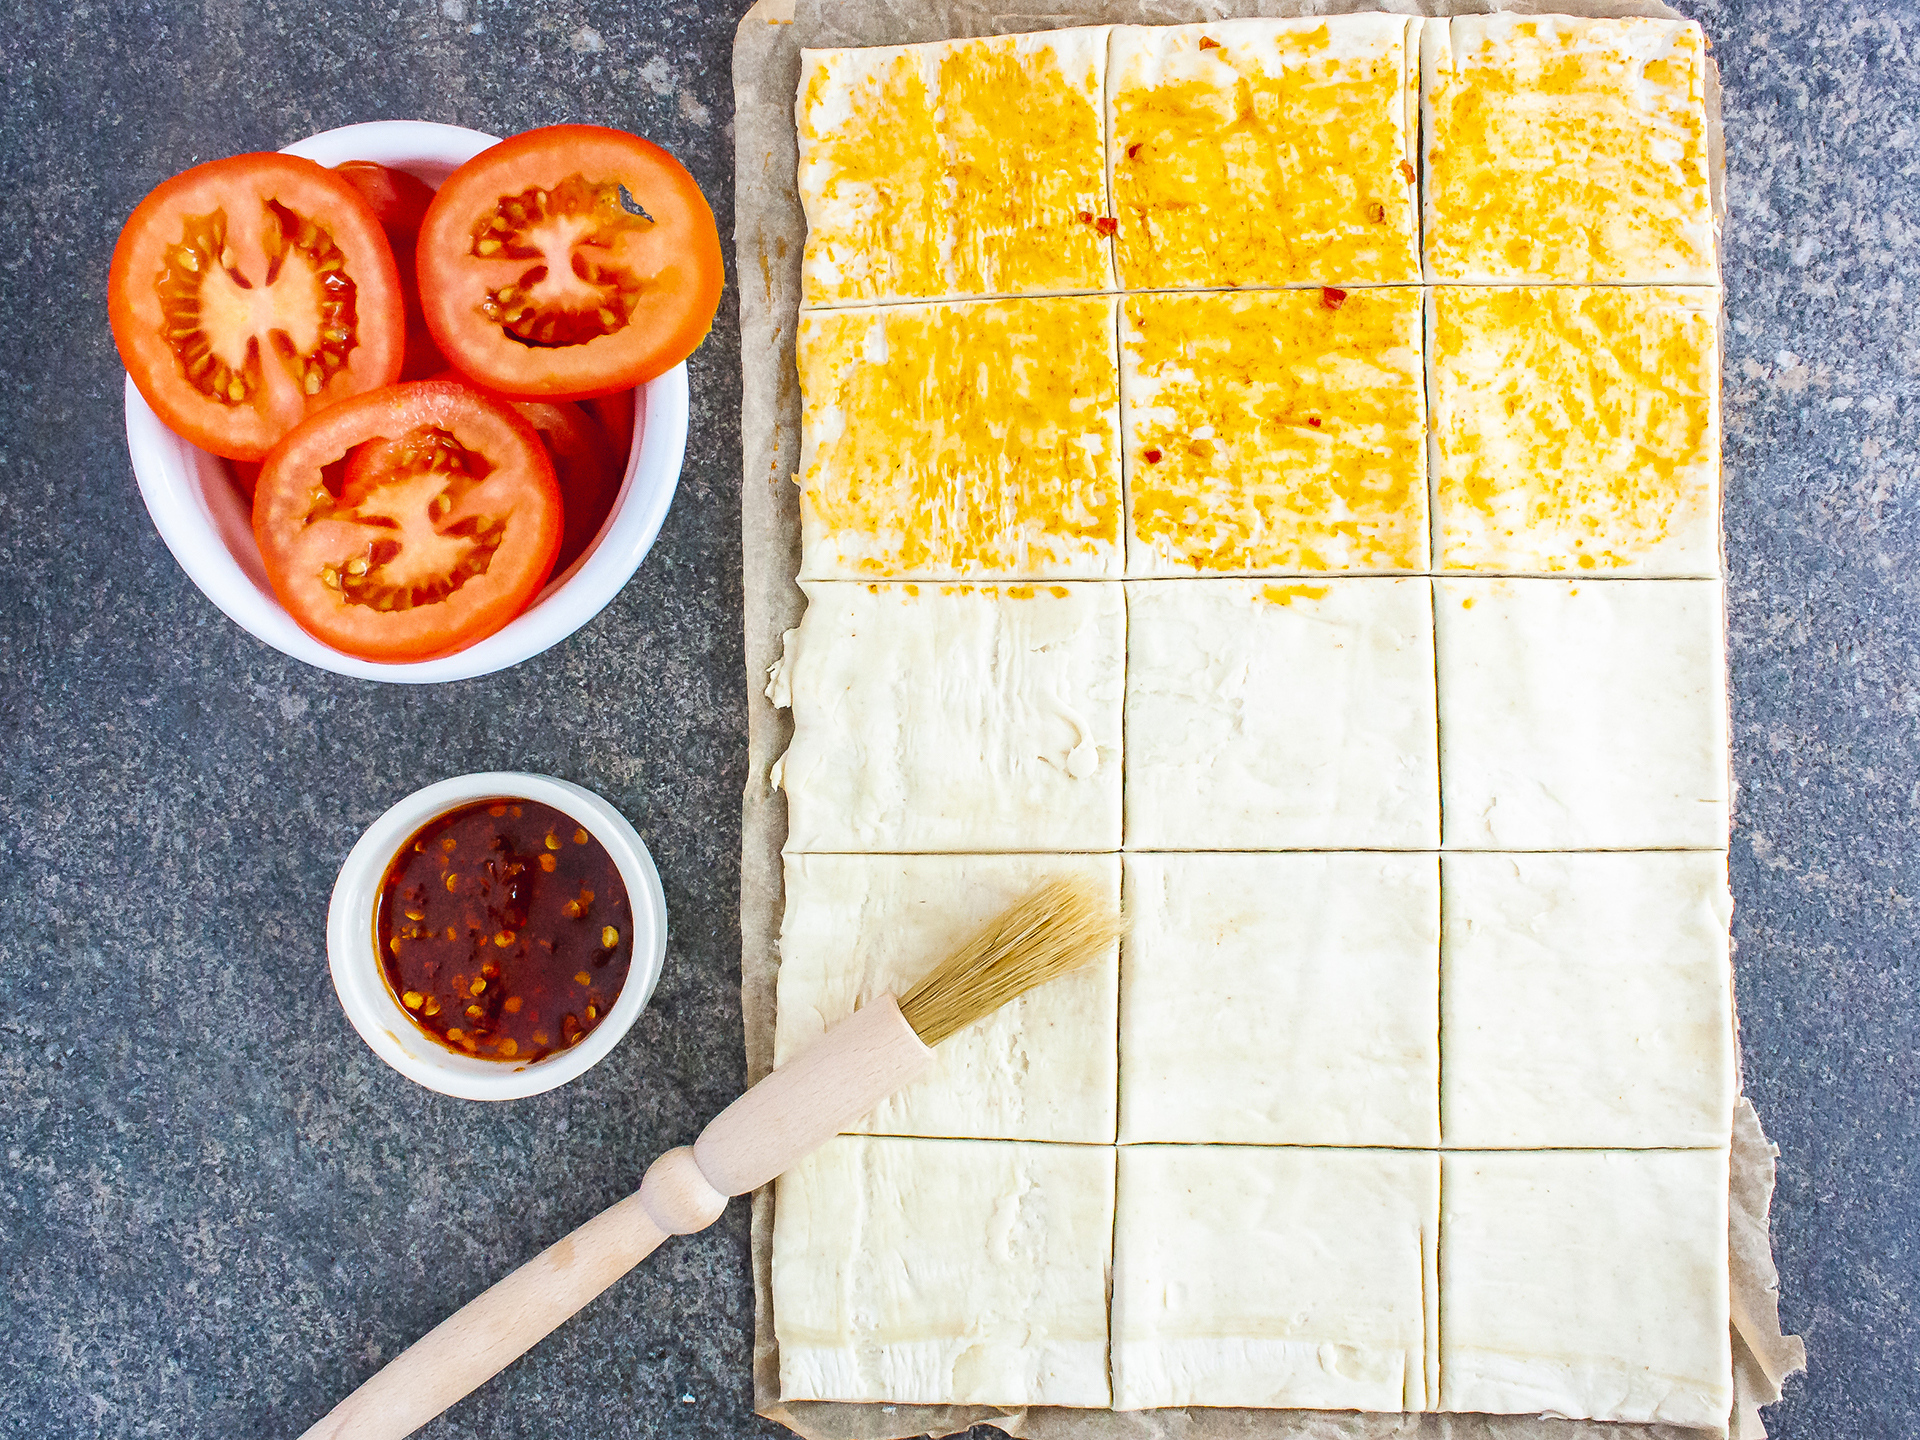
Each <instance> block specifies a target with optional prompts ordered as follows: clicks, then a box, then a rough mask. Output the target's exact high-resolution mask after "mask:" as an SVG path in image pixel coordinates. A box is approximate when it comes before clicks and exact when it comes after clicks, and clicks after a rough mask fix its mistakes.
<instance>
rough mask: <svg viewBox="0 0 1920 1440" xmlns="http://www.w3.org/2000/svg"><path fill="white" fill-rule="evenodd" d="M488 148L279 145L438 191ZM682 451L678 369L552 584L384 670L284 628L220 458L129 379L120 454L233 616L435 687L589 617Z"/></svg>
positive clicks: (279, 641)
mask: <svg viewBox="0 0 1920 1440" xmlns="http://www.w3.org/2000/svg"><path fill="white" fill-rule="evenodd" d="M494 143H496V142H495V139H494V137H493V136H491V135H482V134H481V133H480V132H479V131H477V130H463V129H461V128H460V127H459V126H457V125H430V124H428V123H426V122H425V121H422V120H380V121H376V122H374V123H372V124H367V125H346V126H342V127H341V128H340V129H338V130H328V131H325V132H324V133H322V134H319V135H314V136H311V137H309V138H308V139H305V140H302V141H301V142H300V143H299V144H297V145H289V146H287V153H288V154H289V155H304V156H305V157H307V158H308V159H309V160H316V161H318V162H319V163H320V164H322V165H338V164H339V163H341V162H342V161H343V160H375V161H378V162H379V163H380V164H382V165H387V166H391V167H392V168H394V169H396V170H405V171H406V172H407V173H408V174H410V175H416V176H418V177H419V178H420V179H422V180H424V181H426V182H427V184H429V185H438V184H439V183H440V182H441V181H442V180H445V179H446V178H447V176H448V175H449V174H451V173H452V172H453V170H454V169H455V168H456V167H457V166H459V165H461V164H462V163H464V162H465V161H467V160H470V159H472V158H473V157H474V156H475V155H478V154H479V153H480V152H481V151H482V150H484V149H486V148H487V147H488V146H489V145H492V144H494ZM686 448H687V370H686V366H684V365H677V366H675V367H674V368H673V369H672V370H669V371H668V372H667V373H666V374H664V375H662V376H661V377H660V378H659V379H658V380H655V381H652V382H651V383H649V384H647V385H643V386H641V387H640V390H639V393H638V394H637V395H636V396H635V397H634V417H633V448H632V450H630V451H629V452H628V455H627V473H626V478H625V480H624V481H622V483H621V486H620V494H619V496H618V498H617V499H615V501H614V504H613V510H612V513H611V514H609V515H608V517H607V521H606V524H605V525H603V526H602V527H601V529H600V534H599V536H598V538H597V539H596V540H595V541H594V543H593V544H592V545H590V546H588V548H587V551H586V553H585V554H584V555H582V556H581V557H580V558H579V559H578V560H576V561H574V563H573V564H572V565H571V566H569V567H568V568H567V570H566V571H565V572H564V573H562V574H558V575H555V576H553V577H552V578H551V579H550V580H548V582H547V585H546V588H545V589H544V590H542V591H541V592H540V594H539V595H538V596H536V597H535V598H534V602H533V604H531V605H529V606H528V607H527V609H526V610H525V611H524V612H522V613H521V614H520V615H519V616H518V617H516V618H515V619H514V620H513V622H512V623H511V624H509V625H507V626H506V627H505V628H504V629H502V630H500V631H497V632H496V633H495V634H492V635H489V636H488V637H487V638H486V639H485V640H482V641H480V642H479V643H478V644H477V645H471V646H469V647H468V648H467V649H465V650H462V651H460V652H459V653H458V654H455V655H447V656H443V657H442V658H440V659H438V660H421V661H415V662H410V663H406V664H386V663H382V662H380V661H375V660H360V659H356V658H355V657H353V656H351V655H343V654H341V653H340V652H339V651H338V650H335V649H333V648H332V647H331V646H329V645H323V644H322V643H321V642H320V641H318V640H316V639H314V638H313V637H312V636H311V635H309V634H307V632H306V631H304V630H302V629H301V628H300V627H299V626H298V625H296V624H295V623H294V622H293V617H292V616H291V615H289V614H287V612H286V610H285V608H284V607H282V606H281V604H280V602H279V600H278V599H276V598H275V596H274V593H273V587H272V586H271V585H269V584H268V583H267V572H266V569H265V567H264V566H262V565H261V563H260V550H259V547H258V546H256V545H255V544H254V541H253V517H252V512H251V511H250V509H249V508H248V505H247V500H246V497H245V496H243V495H242V494H241V493H240V492H239V491H238V490H237V489H236V488H235V487H234V485H233V483H232V481H231V480H230V479H229V478H228V476H227V470H226V462H225V461H223V460H220V459H218V458H216V457H214V456H212V455H209V454H208V453H207V452H206V451H204V450H202V449H200V448H199V447H198V446H196V445H189V444H188V443H187V442H186V441H185V440H182V439H181V438H180V437H179V436H177V435H175V434H174V433H173V432H172V431H171V430H169V429H167V427H166V426H165V425H163V424H161V423H160V420H159V417H157V416H156V415H155V414H154V413H153V411H152V410H150V409H148V408H147V402H146V401H145V400H143V399H141V397H140V392H139V391H138V390H136V389H134V387H133V382H132V381H131V380H129V381H127V449H128V450H129V451H130V452H131V453H132V456H133V474H134V478H135V479H136V480H138V481H139V484H140V496H141V498H142V499H143V500H145V501H146V503H147V513H148V514H149V515H151V516H152V517H153V523H154V527H155V528H156V529H157V530H159V532H160V538H161V539H162V540H164V541H166V542H167V548H168V549H169V550H171V551H172V552H173V558H174V559H176V560H178V561H179V562H180V568H181V569H182V570H185V571H186V572H187V577H188V578H189V579H191V580H192V581H193V583H194V584H196V585H198V586H199V587H200V589H201V591H202V592H203V593H204V594H205V595H206V597H207V598H208V599H209V600H211V601H212V602H213V603H214V604H215V605H217V606H219V607H220V609H221V610H223V611H224V612H225V613H226V614H227V616H228V618H229V619H231V620H233V621H234V623H236V624H237V625H239V626H240V627H241V628H242V629H244V630H246V631H248V632H249V633H251V634H253V635H255V636H257V637H258V638H260V639H262V640H264V641H266V642H267V644H269V645H271V646H273V648H274V649H276V650H279V651H282V652H283V653H285V654H288V655H291V656H293V657H294V658H295V659H296V660H304V661H306V662H307V663H308V664H309V665H317V666H319V667H320V668H321V669H322V670H331V671H334V672H335V673H336V674H340V675H353V676H357V677H359V678H361V679H363V680H394V681H401V682H405V683H408V684H431V683H435V682H438V681H442V680H465V679H468V678H470V677H472V676H475V675H490V674H492V673H493V672H494V671H496V670H505V669H506V668H507V667H508V666H510V665H518V664H519V663H520V662H521V661H522V660H525V659H528V658H529V657H531V656H534V655H538V654H539V653H540V652H541V651H542V650H545V649H546V648H547V647H548V646H550V645H554V644H557V643H559V642H560V641H562V640H564V639H566V638H567V636H569V635H571V634H572V633H573V632H574V631H576V630H578V629H579V628H580V627H581V626H582V625H584V624H586V623H587V621H589V620H591V619H592V618H593V617H594V616H595V615H597V614H599V613H600V611H601V610H602V609H603V608H604V607H605V606H606V604H607V602H608V601H610V600H611V599H613V597H614V596H615V595H617V594H618V593H619V592H620V587H621V586H623V585H625V584H626V583H627V581H628V579H629V578H630V577H631V576H632V575H633V572H634V571H635V570H637V569H639V568H640V562H641V560H642V559H644V558H645V557H646V553H647V551H648V549H650V548H651V547H652V545H653V541H654V537H655V536H656V535H658V534H659V533H660V526H661V523H662V522H663V521H664V520H665V519H666V517H667V507H668V506H669V505H671V504H672V503H673V492H674V487H675V486H676V485H678V484H679V481H680V462H681V459H682V458H683V456H684V455H685V452H686Z"/></svg>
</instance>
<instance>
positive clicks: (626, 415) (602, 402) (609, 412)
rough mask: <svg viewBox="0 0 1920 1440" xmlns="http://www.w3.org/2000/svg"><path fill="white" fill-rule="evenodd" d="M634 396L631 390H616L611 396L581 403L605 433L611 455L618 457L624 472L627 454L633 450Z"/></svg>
mask: <svg viewBox="0 0 1920 1440" xmlns="http://www.w3.org/2000/svg"><path fill="white" fill-rule="evenodd" d="M635 398H636V397H635V395H634V392H633V391H631V390H616V391H614V392H613V394H611V395H601V396H598V397H596V398H595V399H592V400H588V401H585V402H583V403H584V404H585V405H586V407H587V413H588V414H589V415H591V416H593V418H594V419H596V420H598V421H599V422H600V428H601V429H602V430H604V431H606V432H607V443H608V444H610V445H612V446H613V453H614V454H616V455H618V456H619V457H620V468H621V469H622V470H623V471H624V470H625V469H626V463H627V453H628V452H629V451H631V450H632V449H633V409H634V404H635Z"/></svg>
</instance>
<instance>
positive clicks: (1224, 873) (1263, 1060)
mask: <svg viewBox="0 0 1920 1440" xmlns="http://www.w3.org/2000/svg"><path fill="white" fill-rule="evenodd" d="M1126 897H1127V913H1128V916H1129V918H1130V921H1131V927H1132V928H1131V929H1130V930H1129V931H1128V934H1127V939H1126V942H1125V960H1124V964H1123V966H1122V977H1123V978H1122V987H1123V988H1122V994H1121V1012H1120V1113H1121V1124H1120V1138H1121V1140H1123V1141H1142V1140H1165V1141H1184V1142H1193V1141H1207V1142H1216V1141H1217V1142H1228V1143H1234V1144H1252V1145H1281V1144H1284V1145H1435V1144H1438V1143H1439V1140H1440V1116H1439V1101H1438V1095H1439V1080H1440V1045H1439V1030H1440V1027H1439V1000H1440V994H1439V991H1440V987H1439V978H1440V965H1439V958H1440V957H1439V950H1440V946H1439V940H1440V870H1439V864H1438V861H1437V859H1436V857H1435V856H1433V855H1430V854H1429V855H1383V854H1378V853H1368V854H1291V855H1285V854H1282V855H1140V854H1131V855H1128V856H1127V857H1126ZM1197 1037H1204V1038H1197Z"/></svg>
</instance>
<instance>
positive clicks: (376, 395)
mask: <svg viewBox="0 0 1920 1440" xmlns="http://www.w3.org/2000/svg"><path fill="white" fill-rule="evenodd" d="M473 406H480V407H484V411H485V412H487V414H486V419H487V422H488V424H490V425H491V426H493V427H497V428H498V429H500V430H504V431H506V432H509V433H510V434H511V436H512V439H513V441H514V443H515V444H516V445H517V446H518V453H517V455H516V456H515V457H513V459H514V463H519V464H524V465H526V467H527V474H526V477H525V478H526V480H527V482H528V484H529V485H530V487H531V490H532V495H531V497H530V498H531V499H532V501H533V504H534V507H535V510H536V514H535V516H534V517H533V518H534V519H535V521H536V522H537V523H536V525H535V526H534V530H533V534H532V535H531V537H530V538H529V539H528V542H527V544H526V546H525V547H524V548H525V556H524V560H525V563H524V564H523V565H522V567H521V569H520V571H519V573H518V574H517V575H516V576H515V577H514V582H513V583H512V584H511V585H509V586H504V587H502V593H501V594H499V595H497V596H493V597H488V600H487V603H486V604H484V605H480V606H475V607H473V609H474V610H475V611H476V612H477V613H475V614H474V615H473V616H472V617H471V619H470V620H469V621H468V623H465V624H463V625H461V626H460V627H459V628H458V630H457V631H455V632H454V633H450V634H442V635H438V636H435V635H433V634H431V633H425V634H423V633H421V631H422V630H423V629H425V628H426V627H419V626H414V627H409V633H407V634H404V635H400V636H392V637H387V638H384V639H382V638H376V639H372V640H365V639H348V638H347V637H344V636H343V635H342V634H341V633H339V631H338V630H337V629H336V628H333V627H330V626H329V625H327V624H324V623H319V622H318V621H317V619H316V614H317V612H316V607H315V605H314V601H315V599H316V595H317V593H318V592H317V585H316V584H315V583H313V582H312V581H311V579H310V577H309V583H307V584H306V585H304V586H303V585H300V584H298V583H297V579H298V578H299V577H296V576H295V575H293V574H291V573H290V565H289V557H288V555H287V553H286V546H285V545H284V544H283V543H282V540H281V536H282V535H283V534H284V533H285V532H287V531H289V530H293V529H296V528H297V521H298V518H299V514H300V507H301V506H302V505H304V504H305V503H306V500H305V497H306V496H307V495H310V494H311V491H312V483H311V482H313V481H315V480H317V479H318V478H319V475H320V470H321V468H322V467H323V466H328V465H331V464H332V463H333V462H334V461H336V460H340V459H344V458H346V457H347V456H349V455H350V454H351V453H352V452H353V450H354V449H355V448H356V447H357V446H360V445H364V444H365V443H367V442H368V441H370V440H373V439H376V438H378V437H379V436H381V435H386V434H390V433H391V434H400V433H404V432H405V431H407V430H410V429H413V428H415V427H417V426H419V425H422V424H430V423H437V422H440V421H445V420H451V419H452V417H454V416H457V415H458V414H460V413H461V411H462V409H463V408H470V407H473ZM490 458H499V457H490ZM561 524H562V516H561V498H560V487H559V482H558V480H557V479H556V477H555V474H554V470H553V462H552V461H551V460H550V459H549V458H548V456H547V452H546V449H545V447H544V446H543V445H542V444H541V442H540V437H539V435H538V434H537V433H536V432H535V431H534V429H533V427H532V426H530V425H529V424H528V423H527V422H526V421H525V420H524V419H522V418H521V417H520V416H519V415H518V414H517V413H515V412H514V411H513V410H512V409H511V408H510V407H509V406H507V405H505V404H503V403H501V402H499V401H498V400H495V399H494V398H492V397H491V396H488V395H486V394H484V393H482V392H476V391H475V390H474V389H473V387H471V386H466V385H459V384H453V383H448V382H442V381H410V382H407V383H405V384H399V385H389V386H386V387H385V388H383V389H380V390H374V391H370V392H368V393H366V394H363V395H357V396H354V397H353V398H352V399H350V400H346V401H343V402H341V403H340V404H339V405H336V406H333V407H330V408H329V409H328V410H325V411H321V412H320V413H318V414H316V415H314V416H311V417H309V418H308V419H307V420H305V421H303V422H302V423H301V424H300V425H298V426H296V427H295V428H294V429H293V430H291V431H289V432H288V434H287V435H286V436H285V437H284V438H283V439H282V440H281V441H280V443H279V444H278V445H276V446H275V447H274V448H273V450H272V451H271V452H270V453H269V454H268V456H267V458H266V460H265V461H264V462H263V463H262V464H261V466H260V476H259V481H258V484H257V488H256V489H255V492H254V501H253V532H254V540H255V543H256V544H258V545H259V547H260V553H261V558H262V559H263V560H264V561H265V562H266V567H267V578H268V580H269V582H270V583H271V584H272V586H273V589H274V593H275V595H276V597H277V598H278V599H279V600H280V602H281V604H282V605H283V606H284V607H285V608H286V610H287V613H288V614H289V615H291V616H292V618H293V620H294V622H295V623H296V624H298V625H299V626H300V627H301V628H302V629H303V630H305V631H306V632H307V633H308V634H310V635H312V636H313V637H314V638H315V639H316V640H318V641H320V642H321V643H322V644H324V645H328V646H331V647H332V648H334V649H336V650H339V651H341V652H342V653H344V654H349V655H353V656H356V657H357V658H360V659H364V660H373V661H379V662H387V663H405V662H410V661H417V660H433V659H438V658H440V657H442V656H445V655H454V654H458V653H459V652H460V651H462V650H465V649H467V648H469V647H470V646H473V645H476V644H478V643H479V642H480V641H482V640H484V639H486V638H487V637H488V636H490V635H493V634H496V633H498V631H500V630H501V629H502V628H504V627H505V626H506V625H507V624H508V623H510V622H511V621H512V620H514V619H515V618H516V617H517V616H518V615H519V614H520V612H521V611H523V610H524V609H526V607H527V606H528V605H529V604H531V603H532V602H533V600H534V599H535V597H537V596H538V595H539V593H540V590H541V587H542V586H544V585H545V584H546V582H547V577H548V576H549V575H550V574H551V573H552V570H553V561H554V556H555V555H556V554H557V553H558V551H559V546H560V534H561ZM503 548H504V547H503ZM494 568H499V567H498V566H496V567H490V568H489V570H488V572H487V574H488V575H492V573H493V569H494ZM323 603H324V602H323ZM400 613H410V612H400Z"/></svg>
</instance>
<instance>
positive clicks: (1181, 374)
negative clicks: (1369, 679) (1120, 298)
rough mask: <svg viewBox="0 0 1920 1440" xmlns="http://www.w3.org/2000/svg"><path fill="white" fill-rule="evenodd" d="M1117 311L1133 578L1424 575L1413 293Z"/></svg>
mask: <svg viewBox="0 0 1920 1440" xmlns="http://www.w3.org/2000/svg"><path fill="white" fill-rule="evenodd" d="M1336 295H1337V296H1338V298H1337V299H1336V298H1334V297H1335V296H1336ZM1121 314H1122V328H1121V363H1122V365H1123V366H1124V369H1125V375H1126V422H1125V423H1126V445H1127V475H1128V482H1127V484H1128V511H1129V514H1130V515H1131V517H1132V519H1131V534H1130V536H1129V538H1128V552H1129V554H1128V573H1129V574H1132V575H1178V574H1188V575H1191V574H1193V573H1195V572H1207V573H1224V574H1236V573H1238V574H1247V573H1285V572H1320V571H1343V570H1345V571H1355V570H1357V571H1380V570H1424V569H1426V568H1427V475H1426V444H1425V433H1424V432H1425V429H1426V401H1425V384H1424V380H1423V377H1422V375H1421V333H1420V331H1421V318H1420V292H1419V291H1418V290H1414V289H1402V288H1391V289H1389V288H1382V289H1374V290H1353V291H1350V292H1345V293H1341V292H1335V291H1324V290H1266V291H1235V292H1231V293H1226V294H1196V295H1181V294H1157V295H1130V296H1128V297H1127V299H1126V303H1125V305H1124V306H1123V307H1122V312H1121Z"/></svg>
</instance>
